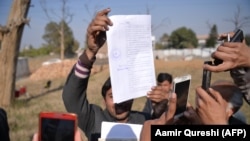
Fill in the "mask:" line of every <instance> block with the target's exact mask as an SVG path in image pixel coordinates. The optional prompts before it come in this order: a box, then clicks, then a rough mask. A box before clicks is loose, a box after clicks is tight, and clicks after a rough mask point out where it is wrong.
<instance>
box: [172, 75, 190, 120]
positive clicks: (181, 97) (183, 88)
mask: <svg viewBox="0 0 250 141" xmlns="http://www.w3.org/2000/svg"><path fill="white" fill-rule="evenodd" d="M173 83H174V88H173V90H174V92H175V93H176V95H177V105H176V112H175V117H174V118H175V119H177V118H180V117H181V116H183V113H184V112H185V111H186V106H187V100H188V94H189V89H190V85H191V75H185V76H180V77H176V78H174V80H173Z"/></svg>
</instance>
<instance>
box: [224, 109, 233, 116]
mask: <svg viewBox="0 0 250 141" xmlns="http://www.w3.org/2000/svg"><path fill="white" fill-rule="evenodd" d="M226 113H227V117H230V116H232V115H233V114H234V110H233V109H232V108H227V111H226Z"/></svg>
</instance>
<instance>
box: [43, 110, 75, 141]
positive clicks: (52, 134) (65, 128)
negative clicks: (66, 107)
mask: <svg viewBox="0 0 250 141" xmlns="http://www.w3.org/2000/svg"><path fill="white" fill-rule="evenodd" d="M76 129H77V116H76V115H75V114H72V113H57V112H41V113H40V114H39V141H74V137H75V132H76Z"/></svg>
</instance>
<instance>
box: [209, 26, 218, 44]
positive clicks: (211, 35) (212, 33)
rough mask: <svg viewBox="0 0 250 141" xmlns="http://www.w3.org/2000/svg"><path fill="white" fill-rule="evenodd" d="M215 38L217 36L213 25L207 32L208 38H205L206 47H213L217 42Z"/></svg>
mask: <svg viewBox="0 0 250 141" xmlns="http://www.w3.org/2000/svg"><path fill="white" fill-rule="evenodd" d="M217 38H218V32H217V26H216V25H213V27H212V28H211V31H210V33H209V38H208V39H207V40H206V47H215V45H216V43H217Z"/></svg>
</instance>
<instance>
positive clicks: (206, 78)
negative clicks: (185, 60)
mask: <svg viewBox="0 0 250 141" xmlns="http://www.w3.org/2000/svg"><path fill="white" fill-rule="evenodd" d="M204 64H209V65H213V62H212V61H204ZM211 76H212V72H211V71H209V70H206V69H203V74H202V85H201V87H202V88H203V89H204V90H206V91H208V88H209V87H210V82H211Z"/></svg>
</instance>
